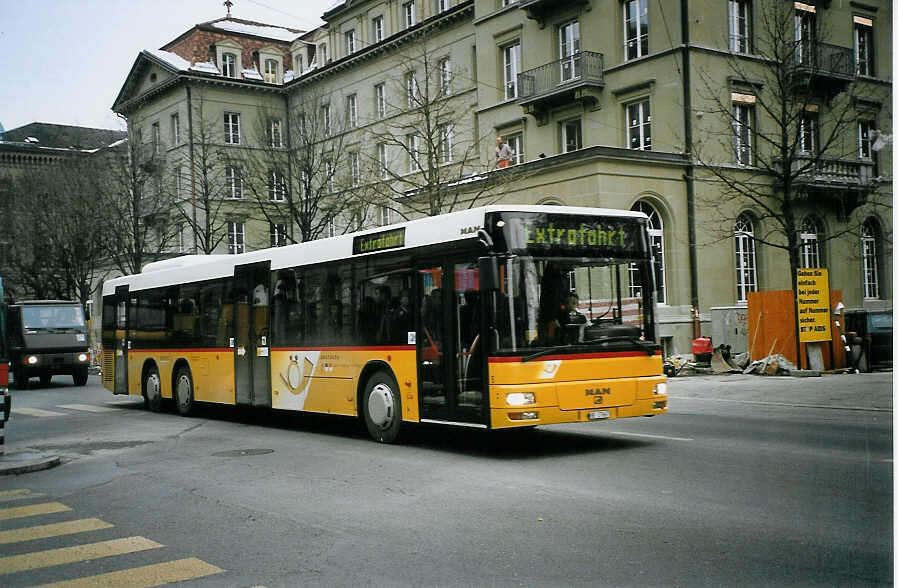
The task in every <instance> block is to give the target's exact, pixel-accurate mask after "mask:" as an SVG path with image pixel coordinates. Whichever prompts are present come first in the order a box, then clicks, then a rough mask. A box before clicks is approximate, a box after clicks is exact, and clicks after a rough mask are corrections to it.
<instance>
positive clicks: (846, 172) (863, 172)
mask: <svg viewBox="0 0 898 588" xmlns="http://www.w3.org/2000/svg"><path fill="white" fill-rule="evenodd" d="M802 170H803V171H802ZM792 172H793V173H797V174H798V176H797V177H796V179H795V182H796V183H797V184H799V185H804V186H808V187H814V188H820V189H826V188H833V189H837V190H845V189H855V190H865V189H868V188H869V187H870V186H871V184H872V181H873V164H872V163H870V162H864V161H847V160H844V159H837V158H834V157H820V158H816V160H815V158H812V157H797V158H795V159H793V160H792Z"/></svg>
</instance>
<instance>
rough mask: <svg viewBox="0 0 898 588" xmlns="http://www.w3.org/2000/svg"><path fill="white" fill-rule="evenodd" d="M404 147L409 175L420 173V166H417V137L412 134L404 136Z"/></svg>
mask: <svg viewBox="0 0 898 588" xmlns="http://www.w3.org/2000/svg"><path fill="white" fill-rule="evenodd" d="M405 146H406V153H407V154H408V171H409V173H413V172H416V171H421V166H420V165H419V164H418V136H417V135H415V134H413V133H412V134H409V135H406V137H405Z"/></svg>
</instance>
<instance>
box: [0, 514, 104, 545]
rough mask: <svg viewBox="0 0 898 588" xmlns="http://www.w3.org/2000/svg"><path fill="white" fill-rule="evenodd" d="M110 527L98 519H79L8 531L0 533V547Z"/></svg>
mask: <svg viewBox="0 0 898 588" xmlns="http://www.w3.org/2000/svg"><path fill="white" fill-rule="evenodd" d="M111 526H112V525H110V524H109V523H107V522H105V521H101V520H100V519H80V520H77V521H66V522H65V523H54V524H52V525H39V526H37V527H24V528H22V529H10V530H9V531H0V545H3V544H6V543H19V542H21V541H33V540H34V539H46V538H47V537H59V536H60V535H72V534H73V533H84V532H85V531H97V530H99V529H108V528H109V527H111Z"/></svg>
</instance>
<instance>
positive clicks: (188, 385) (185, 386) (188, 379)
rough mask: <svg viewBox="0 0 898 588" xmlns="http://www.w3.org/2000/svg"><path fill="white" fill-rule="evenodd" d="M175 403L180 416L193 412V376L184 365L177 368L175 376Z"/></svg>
mask: <svg viewBox="0 0 898 588" xmlns="http://www.w3.org/2000/svg"><path fill="white" fill-rule="evenodd" d="M175 405H176V406H177V407H178V414H180V415H181V416H190V415H192V414H193V407H194V404H193V376H191V375H190V368H188V367H186V366H182V367H180V368H178V375H177V376H175Z"/></svg>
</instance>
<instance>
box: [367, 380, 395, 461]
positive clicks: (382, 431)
mask: <svg viewBox="0 0 898 588" xmlns="http://www.w3.org/2000/svg"><path fill="white" fill-rule="evenodd" d="M362 413H363V414H364V418H365V426H366V427H368V432H369V433H370V434H371V436H372V437H373V438H374V440H375V441H378V442H379V443H394V442H395V441H396V440H397V439H398V438H399V427H400V425H401V424H402V402H401V398H400V396H399V386H398V385H397V384H396V380H394V379H393V376H391V375H390V374H388V373H387V372H382V371H379V372H375V373H374V374H373V375H372V376H371V377H370V378H368V382H367V383H366V384H365V395H364V397H363V398H362Z"/></svg>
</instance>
